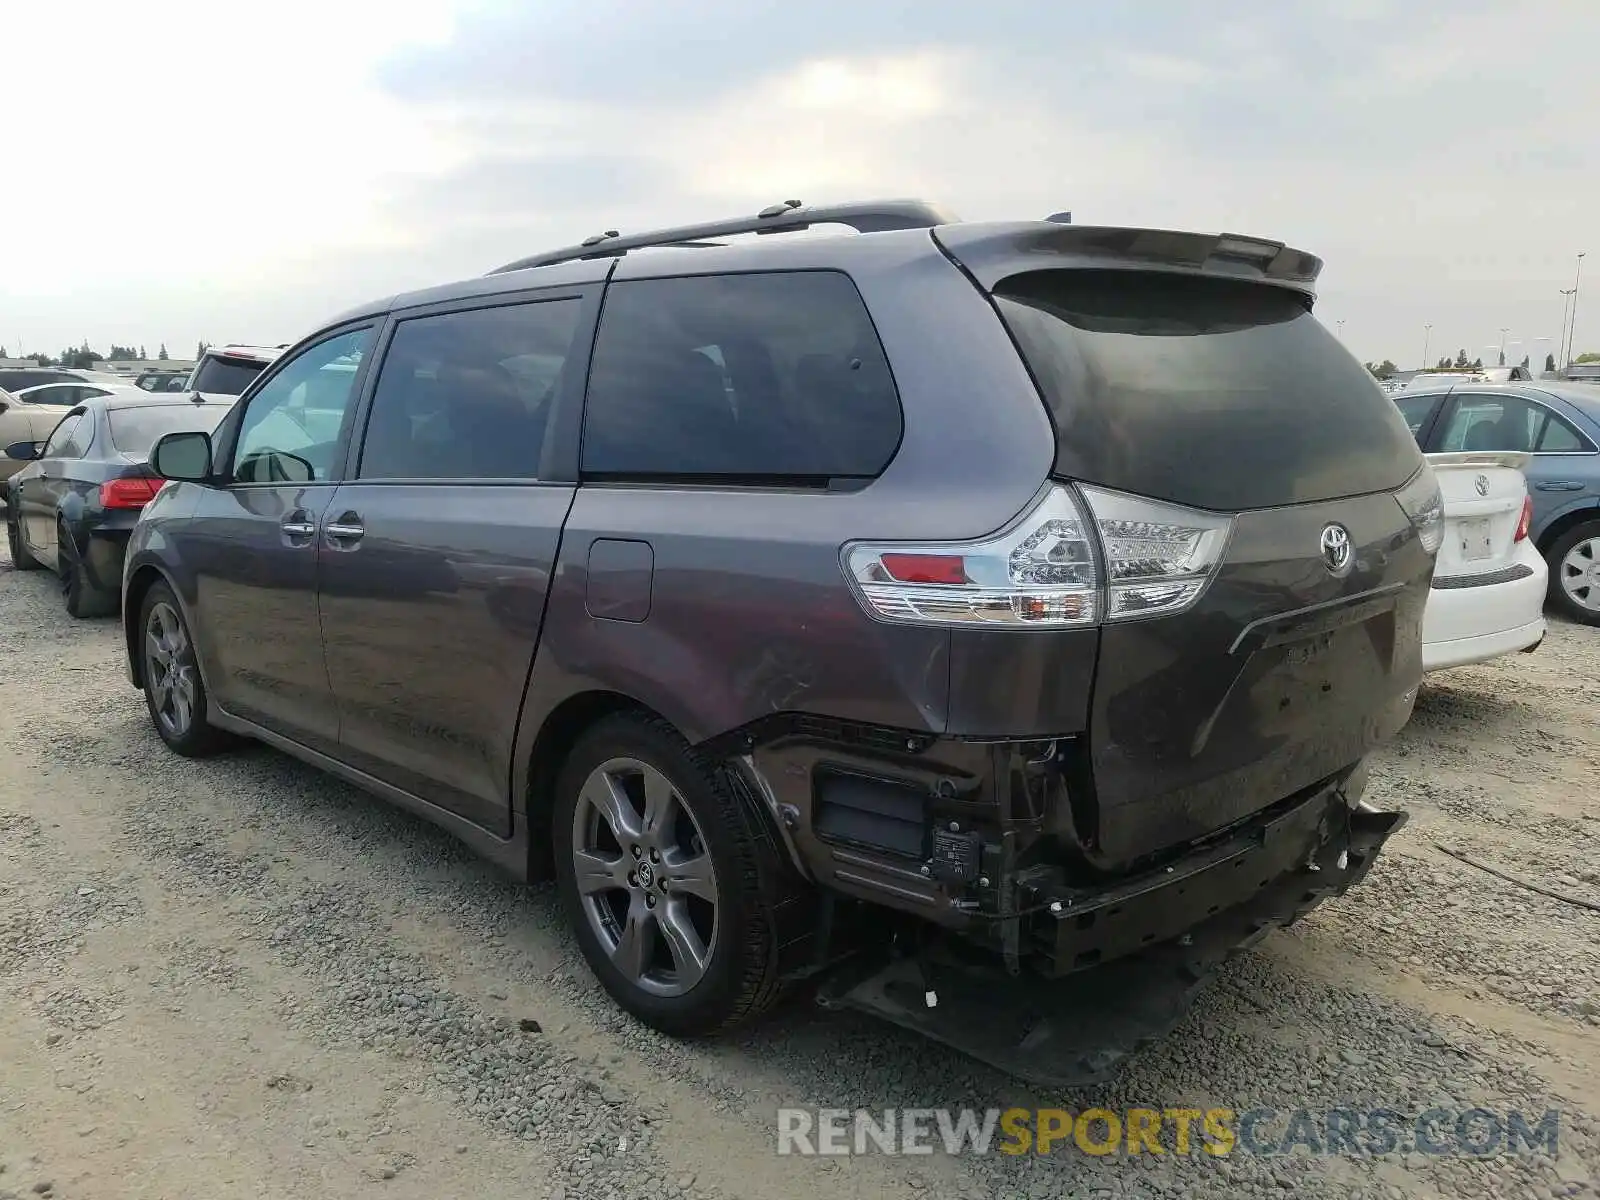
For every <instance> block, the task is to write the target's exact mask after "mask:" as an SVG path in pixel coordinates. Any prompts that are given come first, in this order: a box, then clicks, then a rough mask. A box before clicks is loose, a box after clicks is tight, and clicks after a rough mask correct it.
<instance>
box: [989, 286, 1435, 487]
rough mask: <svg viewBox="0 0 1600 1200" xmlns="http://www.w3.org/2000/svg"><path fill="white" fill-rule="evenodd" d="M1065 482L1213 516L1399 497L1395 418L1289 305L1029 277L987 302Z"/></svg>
mask: <svg viewBox="0 0 1600 1200" xmlns="http://www.w3.org/2000/svg"><path fill="white" fill-rule="evenodd" d="M995 300H996V303H997V304H998V306H999V309H1000V313H1001V315H1002V317H1003V318H1004V319H1005V322H1006V324H1007V326H1008V327H1009V328H1010V329H1011V332H1012V334H1013V336H1014V337H1015V338H1016V340H1017V343H1018V345H1019V347H1020V349H1021V351H1022V354H1023V357H1024V358H1025V359H1026V360H1027V363H1028V366H1029V367H1030V368H1031V369H1032V371H1033V374H1034V376H1035V378H1036V379H1037V380H1038V382H1039V386H1040V388H1041V390H1042V391H1043V393H1044V397H1045V400H1046V403H1047V404H1048V406H1049V409H1050V414H1051V418H1052V420H1053V422H1054V424H1055V429H1056V470H1057V471H1058V472H1059V473H1060V474H1062V475H1065V476H1068V477H1070V478H1073V479H1081V480H1084V481H1086V482H1091V483H1098V484H1101V485H1103V486H1105V487H1110V488H1117V489H1120V490H1122V491H1128V492H1135V493H1139V494H1142V495H1146V496H1154V497H1159V498H1161V499H1166V500H1172V501H1176V502H1178V503H1182V504H1190V505H1194V506H1196V507H1200V508H1210V509H1217V510H1221V511H1242V510H1244V509H1252V508H1268V507H1271V506H1273V505H1279V504H1297V503H1307V502H1312V501H1318V500H1330V499H1334V498H1336V497H1340V496H1349V495H1356V494H1359V493H1363V492H1376V491H1384V490H1387V489H1390V488H1396V487H1399V486H1400V485H1401V484H1403V483H1404V482H1405V481H1406V480H1407V479H1409V478H1410V477H1411V476H1412V475H1413V474H1414V473H1415V472H1416V470H1417V469H1418V467H1419V466H1420V465H1421V464H1420V459H1419V452H1418V450H1417V446H1416V443H1415V442H1414V441H1413V440H1412V438H1411V434H1410V432H1409V431H1408V430H1407V428H1406V423H1405V421H1404V420H1402V419H1401V416H1400V414H1399V412H1398V411H1397V410H1396V408H1395V406H1394V404H1393V402H1392V401H1391V400H1390V399H1389V398H1388V397H1387V396H1385V395H1384V394H1383V392H1382V391H1381V390H1380V389H1379V388H1378V387H1377V385H1376V384H1375V383H1374V382H1373V380H1372V377H1371V375H1370V374H1368V372H1367V370H1366V368H1365V367H1363V366H1362V365H1361V364H1360V363H1359V362H1357V361H1356V359H1355V358H1354V357H1353V356H1352V355H1350V354H1349V352H1347V351H1346V350H1345V349H1344V347H1343V346H1342V345H1340V344H1339V342H1338V340H1337V339H1335V338H1334V336H1333V335H1332V334H1330V333H1329V332H1328V331H1327V330H1326V329H1325V328H1323V326H1322V324H1321V323H1320V322H1319V321H1317V319H1316V318H1315V317H1313V316H1312V315H1311V313H1310V312H1309V311H1308V310H1307V308H1306V305H1305V301H1304V298H1303V297H1301V296H1300V295H1298V294H1297V293H1294V292H1291V291H1289V290H1287V289H1282V288H1275V287H1269V286H1263V285H1261V284H1255V283H1244V282H1240V281H1236V280H1229V279H1214V278H1204V277H1192V276H1182V275H1163V274H1156V273H1153V272H1138V271H1062V270H1054V271H1035V272H1029V273H1027V274H1023V275H1016V276H1013V277H1011V278H1010V279H1007V280H1004V281H1002V282H1001V283H1000V285H999V286H998V287H997V288H996V289H995Z"/></svg>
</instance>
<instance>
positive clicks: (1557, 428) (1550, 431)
mask: <svg viewBox="0 0 1600 1200" xmlns="http://www.w3.org/2000/svg"><path fill="white" fill-rule="evenodd" d="M1591 448H1592V447H1591V446H1590V445H1589V443H1588V442H1586V441H1585V440H1584V438H1583V435H1582V434H1580V433H1579V432H1578V431H1577V430H1576V429H1574V428H1573V427H1572V426H1571V425H1568V424H1567V423H1566V422H1565V421H1563V420H1562V419H1561V418H1560V417H1558V416H1556V415H1555V413H1551V414H1550V415H1549V416H1548V417H1547V418H1546V419H1545V423H1544V431H1543V432H1542V433H1540V434H1539V444H1538V445H1537V446H1536V447H1535V449H1537V450H1540V451H1543V452H1544V453H1546V454H1571V453H1573V452H1574V451H1578V452H1581V451H1584V450H1589V449H1591Z"/></svg>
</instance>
